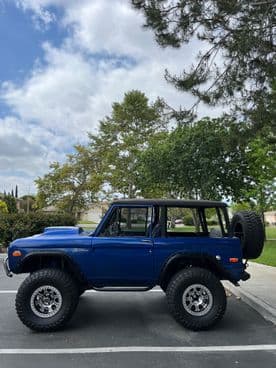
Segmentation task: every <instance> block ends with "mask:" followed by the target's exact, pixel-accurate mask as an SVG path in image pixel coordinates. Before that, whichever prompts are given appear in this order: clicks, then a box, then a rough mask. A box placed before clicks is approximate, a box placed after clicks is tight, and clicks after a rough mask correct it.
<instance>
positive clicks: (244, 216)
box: [230, 211, 264, 259]
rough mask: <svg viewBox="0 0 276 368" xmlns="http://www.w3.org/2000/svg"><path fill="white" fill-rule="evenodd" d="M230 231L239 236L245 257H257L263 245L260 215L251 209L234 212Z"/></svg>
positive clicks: (262, 227) (262, 228)
mask: <svg viewBox="0 0 276 368" xmlns="http://www.w3.org/2000/svg"><path fill="white" fill-rule="evenodd" d="M230 232H231V235H232V236H237V237H238V238H240V241H241V246H242V254H243V258H245V259H255V258H258V257H259V256H260V255H261V253H262V250H263V246H264V226H263V223H262V220H261V217H260V216H259V215H258V214H257V213H256V212H253V211H240V212H237V213H235V214H234V216H233V218H232V221H231V226H230Z"/></svg>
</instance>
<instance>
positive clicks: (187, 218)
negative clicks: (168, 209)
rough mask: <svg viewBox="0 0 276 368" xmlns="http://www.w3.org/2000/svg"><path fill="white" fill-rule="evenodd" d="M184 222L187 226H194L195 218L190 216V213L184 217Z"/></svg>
mask: <svg viewBox="0 0 276 368" xmlns="http://www.w3.org/2000/svg"><path fill="white" fill-rule="evenodd" d="M184 224H185V225H187V226H194V224H195V223H194V219H193V217H192V216H189V215H186V216H185V217H184Z"/></svg>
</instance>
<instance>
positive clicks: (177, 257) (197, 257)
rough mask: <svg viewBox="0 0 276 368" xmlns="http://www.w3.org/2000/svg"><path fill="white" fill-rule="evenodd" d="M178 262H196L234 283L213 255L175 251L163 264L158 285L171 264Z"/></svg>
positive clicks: (162, 280)
mask: <svg viewBox="0 0 276 368" xmlns="http://www.w3.org/2000/svg"><path fill="white" fill-rule="evenodd" d="M178 262H180V263H183V265H189V263H198V264H199V267H200V265H205V268H207V269H208V268H212V270H214V271H215V273H216V274H217V275H218V276H219V277H220V278H221V279H225V280H229V281H231V282H232V283H236V280H234V279H233V276H232V275H231V273H230V272H229V271H228V270H226V269H225V268H224V267H223V266H222V265H221V263H220V262H219V260H217V259H216V257H215V256H211V255H210V254H204V253H200V254H197V253H176V254H174V255H172V256H171V257H169V258H168V259H167V260H166V262H165V264H164V265H163V267H162V269H161V272H160V276H159V282H158V283H159V285H162V283H163V282H165V281H166V277H167V275H168V273H169V272H170V268H172V267H173V265H174V264H176V263H178ZM206 266H207V267H206ZM208 266H209V267H208ZM203 267H204V266H203Z"/></svg>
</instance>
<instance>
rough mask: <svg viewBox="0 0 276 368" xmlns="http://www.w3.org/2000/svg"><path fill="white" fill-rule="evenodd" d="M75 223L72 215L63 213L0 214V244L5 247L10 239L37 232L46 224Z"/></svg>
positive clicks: (62, 224) (68, 224) (64, 224)
mask: <svg viewBox="0 0 276 368" xmlns="http://www.w3.org/2000/svg"><path fill="white" fill-rule="evenodd" d="M75 223H76V220H75V218H74V217H73V216H71V215H68V214H64V213H52V214H47V213H43V212H33V213H30V214H26V213H11V214H0V245H1V244H2V245H3V246H4V247H7V246H8V245H9V243H10V242H11V241H13V240H15V239H17V238H22V237H26V236H32V235H35V234H39V233H41V232H43V229H44V228H45V227H47V226H72V225H75Z"/></svg>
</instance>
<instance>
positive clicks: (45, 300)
mask: <svg viewBox="0 0 276 368" xmlns="http://www.w3.org/2000/svg"><path fill="white" fill-rule="evenodd" d="M30 305H31V309H32V311H33V313H34V314H35V315H36V316H38V317H41V318H50V317H53V316H55V315H56V314H57V313H58V312H59V310H60V308H61V306H62V296H61V293H60V292H59V291H58V289H57V288H55V287H54V286H52V285H43V286H40V287H39V288H37V289H36V290H35V291H34V292H33V294H32V296H31V300H30Z"/></svg>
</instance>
